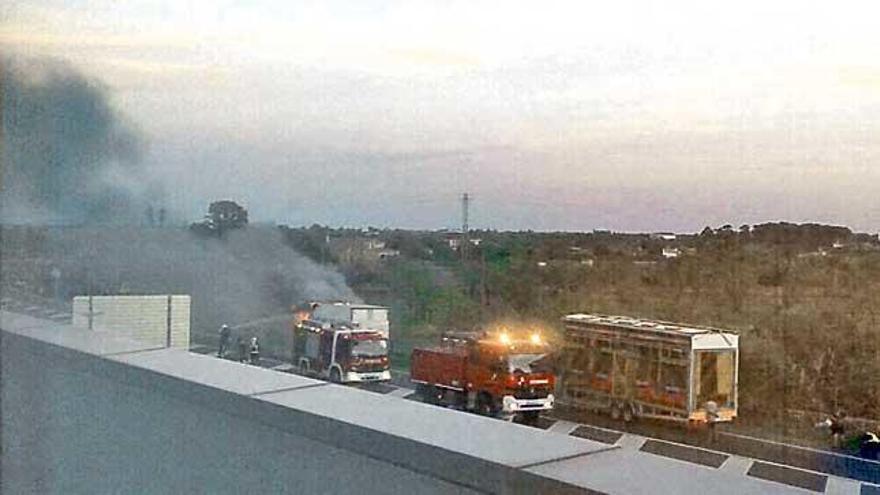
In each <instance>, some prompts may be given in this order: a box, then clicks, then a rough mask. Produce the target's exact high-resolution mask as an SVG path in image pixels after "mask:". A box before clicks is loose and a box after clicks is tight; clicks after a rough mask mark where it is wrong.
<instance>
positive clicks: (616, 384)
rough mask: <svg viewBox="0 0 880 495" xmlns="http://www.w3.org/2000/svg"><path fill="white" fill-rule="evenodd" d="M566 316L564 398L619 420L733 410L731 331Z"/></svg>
mask: <svg viewBox="0 0 880 495" xmlns="http://www.w3.org/2000/svg"><path fill="white" fill-rule="evenodd" d="M563 323H564V325H565V335H564V345H563V348H562V352H561V359H560V369H561V372H560V386H559V395H560V403H561V404H565V405H567V406H571V407H575V408H583V409H590V410H595V411H600V412H607V413H608V414H610V415H611V417H612V418H614V419H623V420H624V421H632V420H633V419H635V418H638V417H649V418H660V419H667V420H675V421H682V422H689V423H707V422H709V423H715V422H725V421H733V420H734V418H736V415H737V381H738V372H739V336H738V335H737V333H736V332H732V331H729V330H720V329H716V328H711V327H704V326H693V325H683V324H679V323H669V322H663V321H653V320H644V319H636V318H628V317H622V316H604V315H593V314H571V315H568V316H565V317H564V318H563Z"/></svg>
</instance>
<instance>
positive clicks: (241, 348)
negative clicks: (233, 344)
mask: <svg viewBox="0 0 880 495" xmlns="http://www.w3.org/2000/svg"><path fill="white" fill-rule="evenodd" d="M237 344H238V362H239V363H243V362H245V361H247V345H246V344H245V343H244V339H242V338H241V336H240V335H239V336H238V341H237Z"/></svg>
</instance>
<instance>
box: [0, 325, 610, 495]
mask: <svg viewBox="0 0 880 495" xmlns="http://www.w3.org/2000/svg"><path fill="white" fill-rule="evenodd" d="M2 316H3V318H2V320H0V326H2V332H0V338H2V342H0V352H2V388H0V399H2V426H3V428H2V449H3V450H2V452H3V455H2V466H0V467H2V487H0V488H2V492H3V493H121V492H136V493H181V492H190V493H242V492H263V493H344V492H349V493H367V494H369V493H377V494H379V493H382V494H385V493H407V494H409V493H589V491H588V490H585V489H583V488H579V487H575V486H573V485H568V484H566V483H563V482H560V481H556V480H552V479H549V478H545V477H542V476H539V475H536V474H533V473H530V472H527V471H526V470H525V467H526V466H528V465H533V464H534V463H536V462H537V463H541V462H542V460H544V459H550V460H552V459H554V458H557V457H565V456H569V455H580V454H581V453H588V452H589V451H590V450H591V449H593V448H595V447H596V446H595V445H594V444H592V443H591V442H586V441H574V439H566V442H563V443H562V444H560V445H556V444H555V443H547V442H542V441H540V437H539V436H538V435H544V437H546V435H545V434H544V432H532V431H530V430H529V429H527V428H524V427H520V426H519V425H511V424H505V423H502V422H497V421H492V420H489V419H486V418H479V417H474V416H470V415H462V414H459V413H455V412H454V411H446V410H443V409H439V408H433V407H430V406H427V405H423V404H417V403H411V402H409V401H403V400H400V399H396V398H392V397H385V396H379V395H376V394H371V393H369V392H364V391H360V390H354V389H349V388H346V387H342V386H337V385H330V384H326V383H324V382H318V381H314V380H309V379H306V378H302V377H298V376H294V375H288V374H283V373H278V372H274V371H271V370H264V369H259V368H255V367H251V366H248V365H243V364H240V363H232V362H228V361H222V360H218V359H213V358H211V357H207V356H200V355H195V354H190V353H188V352H185V351H182V350H177V349H160V350H156V349H152V350H151V349H149V348H145V347H144V346H143V344H136V343H133V342H128V341H124V340H120V339H107V338H106V337H105V336H102V335H96V334H95V333H94V332H81V331H78V330H74V329H73V328H71V327H69V326H66V325H53V324H51V323H49V322H45V323H41V322H40V321H39V320H34V319H29V318H23V317H18V316H15V315H10V314H9V313H3V314H2ZM340 408H341V409H345V410H344V411H339V412H340V414H338V415H337V414H333V411H334V410H338V409H340ZM406 422H410V423H411V424H401V423H406ZM450 427H452V428H457V429H458V430H457V432H454V431H449V428H450ZM437 428H442V429H443V430H444V431H442V432H441V431H438V430H437ZM505 431H506V432H507V433H506V434H505ZM523 435H525V436H523ZM450 437H458V438H450ZM508 437H509V439H511V442H507V441H503V440H505V439H508ZM534 439H538V440H537V441H532V440H534ZM548 440H550V439H548ZM472 443H473V444H472ZM479 444H482V445H479ZM525 447H531V448H525ZM507 449H509V450H510V451H507Z"/></svg>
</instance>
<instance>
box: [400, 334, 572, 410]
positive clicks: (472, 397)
mask: <svg viewBox="0 0 880 495" xmlns="http://www.w3.org/2000/svg"><path fill="white" fill-rule="evenodd" d="M549 352H550V349H549V346H548V345H547V344H546V343H545V342H542V341H541V340H540V338H539V337H537V336H536V335H532V336H530V337H528V338H519V339H517V338H514V337H513V336H511V335H508V334H506V333H501V334H498V335H494V336H490V335H485V334H445V335H444V336H443V339H442V340H441V345H440V346H438V347H435V348H431V349H414V350H413V354H412V362H411V380H412V382H413V383H416V384H417V388H418V391H419V393H420V394H421V395H422V396H423V397H424V398H425V399H426V400H427V401H428V402H435V403H443V402H452V403H453V404H455V405H458V406H459V407H462V408H464V409H467V410H471V411H475V412H479V413H481V414H485V415H489V416H495V415H503V416H520V417H522V418H523V419H525V420H528V421H531V420H535V419H537V416H538V414H539V413H540V412H541V411H546V410H549V409H552V408H553V404H554V401H555V398H554V396H553V388H554V386H555V381H556V378H555V376H554V374H553V372H552V370H551V369H550V368H549V367H548V366H547V365H546V358H547V356H548V355H549Z"/></svg>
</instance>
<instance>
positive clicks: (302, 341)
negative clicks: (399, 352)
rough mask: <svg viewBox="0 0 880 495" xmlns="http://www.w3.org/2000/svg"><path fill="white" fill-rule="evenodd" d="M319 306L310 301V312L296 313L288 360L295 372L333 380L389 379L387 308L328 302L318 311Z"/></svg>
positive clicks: (371, 380) (319, 304)
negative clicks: (330, 316) (290, 354)
mask: <svg viewBox="0 0 880 495" xmlns="http://www.w3.org/2000/svg"><path fill="white" fill-rule="evenodd" d="M321 306H323V304H322V303H312V304H311V307H310V308H309V309H310V311H300V312H298V313H297V319H298V321H296V322H295V326H294V330H293V359H292V362H293V364H294V366H295V367H296V369H297V371H298V372H299V373H300V374H303V375H308V376H317V377H320V378H324V379H327V380H330V381H332V382H337V383H363V382H387V381H389V380H391V367H390V363H389V359H388V327H387V308H383V307H381V306H367V305H354V306H356V307H354V308H353V307H352V306H353V305H351V304H348V303H329V304H327V306H329V308H327V309H325V310H324V311H320V310H319V309H320V308H321ZM361 312H363V313H364V314H363V315H362V317H361V316H358V315H359V314H360V313H361ZM367 312H369V313H367ZM376 313H382V314H381V315H379V314H376ZM329 315H332V318H329V317H327V316H329ZM346 315H347V316H346ZM322 316H323V317H322ZM376 321H379V323H383V322H384V325H383V324H379V325H374V323H376ZM374 326H376V328H373V327H374Z"/></svg>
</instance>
